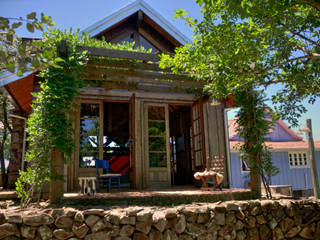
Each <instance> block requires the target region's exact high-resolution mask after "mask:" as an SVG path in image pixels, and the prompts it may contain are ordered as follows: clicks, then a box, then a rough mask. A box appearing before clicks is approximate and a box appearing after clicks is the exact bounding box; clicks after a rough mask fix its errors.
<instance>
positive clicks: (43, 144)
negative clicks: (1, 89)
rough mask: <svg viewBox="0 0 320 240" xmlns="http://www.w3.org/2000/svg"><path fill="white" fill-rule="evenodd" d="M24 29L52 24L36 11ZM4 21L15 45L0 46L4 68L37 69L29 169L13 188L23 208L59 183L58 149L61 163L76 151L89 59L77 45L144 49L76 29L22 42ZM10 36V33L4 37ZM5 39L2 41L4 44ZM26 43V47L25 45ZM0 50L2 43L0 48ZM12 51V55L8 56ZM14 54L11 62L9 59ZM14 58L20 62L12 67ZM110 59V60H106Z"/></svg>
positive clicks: (47, 18)
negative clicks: (77, 113) (76, 115)
mask: <svg viewBox="0 0 320 240" xmlns="http://www.w3.org/2000/svg"><path fill="white" fill-rule="evenodd" d="M27 18H28V21H29V20H32V22H27V26H26V27H27V29H28V30H29V31H30V32H33V30H34V28H36V29H40V30H43V28H41V26H44V25H45V24H47V25H52V23H51V18H50V17H46V16H45V15H43V14H42V15H41V20H40V22H39V20H38V19H37V18H36V14H35V13H31V14H28V15H27ZM0 23H4V24H3V26H2V28H3V29H9V30H8V31H9V32H10V34H9V35H8V36H12V37H13V39H14V41H13V42H10V43H6V42H4V44H3V46H5V47H4V48H0V55H3V56H4V60H5V61H4V63H2V64H1V68H2V69H3V70H9V71H17V72H18V73H19V74H22V73H23V72H24V71H26V70H40V73H39V76H41V77H42V78H43V81H41V82H40V89H41V91H40V92H36V93H34V94H33V96H34V98H35V100H34V101H33V104H32V110H33V111H32V113H31V114H30V116H29V118H28V129H27V131H28V135H29V137H28V141H29V142H30V148H29V150H28V152H27V153H26V157H25V161H26V162H27V163H28V164H27V166H28V168H27V170H26V171H25V172H20V178H19V179H18V181H17V182H16V190H17V193H18V196H19V197H20V198H21V205H22V207H25V206H27V205H28V204H29V203H30V201H31V200H32V199H33V198H34V196H35V194H38V200H39V199H40V194H41V189H42V186H43V184H45V183H48V182H49V181H51V180H55V179H62V180H63V178H62V176H60V175H58V174H57V173H56V172H54V171H53V170H52V168H51V166H52V164H53V161H52V160H53V159H52V152H53V149H57V150H58V151H59V152H60V153H61V154H63V157H64V161H65V162H68V161H70V159H71V154H72V152H73V149H74V140H73V133H74V132H73V131H74V130H73V128H72V123H73V122H72V112H73V109H74V108H76V107H78V106H77V105H76V104H75V101H74V100H75V98H76V97H77V96H78V94H79V93H78V89H79V88H80V87H82V86H83V82H82V81H81V80H80V78H81V76H83V70H84V64H85V63H86V61H87V60H88V58H87V56H86V52H85V51H84V52H81V51H79V50H78V49H77V48H78V47H80V46H87V47H99V48H109V49H121V50H130V51H140V52H147V51H146V50H145V49H143V48H137V49H133V45H134V44H129V43H124V44H122V45H112V44H110V43H107V42H105V41H101V40H97V39H91V38H90V37H89V36H88V35H86V34H85V33H84V34H82V35H80V33H79V31H73V30H72V29H70V30H69V31H60V30H53V29H49V28H48V31H47V32H43V37H42V39H41V40H33V41H30V42H28V43H22V42H21V41H20V39H19V38H17V37H16V36H15V35H14V33H15V31H12V32H11V30H12V28H13V27H19V26H18V25H20V23H18V24H16V25H12V28H10V26H9V21H8V19H3V18H1V19H0ZM6 34H8V32H7V33H6ZM2 40H3V39H1V41H2ZM62 41H64V42H65V45H66V52H65V51H62V50H64V49H62V44H61V42H62ZM23 44H24V45H23ZM0 46H1V45H0ZM10 51H11V52H10ZM11 56H12V58H11ZM16 59H21V61H20V62H21V63H23V64H20V62H19V61H18V64H15V60H16ZM91 60H93V61H100V60H101V61H105V60H106V59H105V58H99V57H96V58H92V59H91ZM109 60H110V59H109Z"/></svg>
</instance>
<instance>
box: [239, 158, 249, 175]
mask: <svg viewBox="0 0 320 240" xmlns="http://www.w3.org/2000/svg"><path fill="white" fill-rule="evenodd" d="M240 164H241V172H242V173H248V172H250V167H249V164H248V163H247V162H246V161H245V160H243V159H242V158H241V157H240Z"/></svg>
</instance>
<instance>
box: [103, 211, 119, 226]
mask: <svg viewBox="0 0 320 240" xmlns="http://www.w3.org/2000/svg"><path fill="white" fill-rule="evenodd" d="M120 216H121V214H120V213H119V212H118V211H110V212H109V213H108V214H107V215H106V216H105V217H104V221H105V222H110V223H112V224H115V225H119V224H120Z"/></svg>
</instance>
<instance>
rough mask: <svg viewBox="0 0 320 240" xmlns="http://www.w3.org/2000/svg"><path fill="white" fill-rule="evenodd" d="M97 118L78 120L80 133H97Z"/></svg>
mask: <svg viewBox="0 0 320 240" xmlns="http://www.w3.org/2000/svg"><path fill="white" fill-rule="evenodd" d="M99 124H100V122H99V119H97V120H92V119H81V120H80V134H88V135H89V134H90V135H99Z"/></svg>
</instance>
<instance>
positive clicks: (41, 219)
mask: <svg viewBox="0 0 320 240" xmlns="http://www.w3.org/2000/svg"><path fill="white" fill-rule="evenodd" d="M0 239H39V240H41V239H42V240H48V239H61V240H63V239H70V240H76V239H85V240H100V239H101V240H111V239H112V240H129V239H134V240H145V239H151V240H175V239H177V240H192V239H198V240H214V239H218V240H223V239H225V240H231V239H254V240H256V239H263V240H265V239H320V202H319V201H312V200H299V201H295V200H279V201H271V200H262V201H258V200H252V201H229V202H218V203H210V204H192V205H181V206H177V207H172V208H168V207H167V208H166V207H127V208H113V209H88V210H77V209H72V208H59V209H44V210H41V212H38V213H31V212H30V211H29V213H28V211H25V212H21V213H19V212H15V213H12V211H9V210H6V209H3V210H0Z"/></svg>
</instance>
